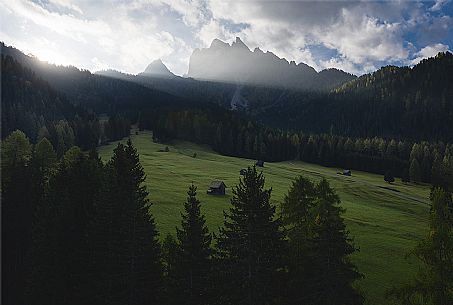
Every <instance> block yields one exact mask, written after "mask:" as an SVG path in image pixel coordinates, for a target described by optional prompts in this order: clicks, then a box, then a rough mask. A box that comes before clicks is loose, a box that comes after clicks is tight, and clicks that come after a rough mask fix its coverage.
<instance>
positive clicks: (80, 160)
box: [32, 150, 103, 304]
mask: <svg viewBox="0 0 453 305" xmlns="http://www.w3.org/2000/svg"><path fill="white" fill-rule="evenodd" d="M74 152H75V150H73V151H71V152H70V154H71V158H64V159H65V160H68V161H69V160H70V162H61V163H60V166H59V168H58V171H57V173H56V174H55V176H53V177H51V179H50V182H49V187H48V188H49V190H48V193H47V194H46V198H45V201H44V202H43V203H41V204H40V205H39V206H38V207H37V209H36V213H35V217H34V226H33V259H34V264H33V265H34V270H33V287H32V296H33V299H32V303H33V304H63V303H64V304H81V303H88V302H90V301H91V296H92V295H91V293H92V292H91V291H90V290H91V287H90V285H88V284H89V282H90V280H91V279H90V277H91V274H90V273H91V272H90V264H89V262H90V260H91V251H90V249H89V242H88V235H89V228H90V225H91V221H92V219H93V212H94V207H95V206H96V205H97V203H98V201H99V199H100V195H101V194H100V190H101V189H102V183H103V180H102V170H103V166H102V163H101V161H100V160H99V158H98V157H97V156H96V155H90V156H87V155H86V154H84V153H82V152H80V151H79V153H78V155H76V154H75V153H74ZM67 153H68V152H67ZM65 157H66V156H65Z"/></svg>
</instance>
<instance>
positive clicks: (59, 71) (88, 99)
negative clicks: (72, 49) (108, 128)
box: [1, 43, 186, 113]
mask: <svg viewBox="0 0 453 305" xmlns="http://www.w3.org/2000/svg"><path fill="white" fill-rule="evenodd" d="M1 52H2V54H3V55H9V56H11V57H13V58H14V59H15V60H16V61H17V62H19V63H20V64H21V65H22V66H23V67H26V68H29V69H31V70H33V71H34V72H35V74H36V76H37V77H39V78H41V79H43V80H45V81H47V82H49V83H50V84H51V86H52V87H53V88H54V89H56V90H58V91H60V92H62V93H64V94H65V95H66V97H67V99H68V100H69V101H70V102H71V103H73V104H80V105H83V106H85V107H87V108H91V109H93V110H95V111H96V112H98V113H102V112H115V111H119V110H121V111H125V110H130V109H132V108H137V107H146V106H152V105H156V104H171V103H184V102H186V99H185V98H182V97H177V96H174V95H171V94H168V93H165V92H162V91H158V90H153V89H150V88H145V87H144V86H141V85H139V84H136V83H133V82H129V81H125V80H120V79H115V78H111V77H105V76H101V75H97V74H92V73H91V72H90V71H88V70H80V69H78V68H76V67H72V66H69V67H64V66H56V65H52V64H48V63H44V62H41V61H39V60H38V59H36V58H34V57H30V56H27V55H25V54H23V53H22V52H20V51H19V50H17V49H15V48H13V47H8V46H5V45H4V44H3V43H1Z"/></svg>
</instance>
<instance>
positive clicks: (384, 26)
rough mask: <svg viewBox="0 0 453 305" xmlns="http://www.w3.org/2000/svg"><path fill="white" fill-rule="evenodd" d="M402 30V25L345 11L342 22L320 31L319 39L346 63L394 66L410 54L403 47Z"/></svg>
mask: <svg viewBox="0 0 453 305" xmlns="http://www.w3.org/2000/svg"><path fill="white" fill-rule="evenodd" d="M401 30H402V29H401V24H400V23H388V22H382V21H380V20H378V19H377V18H374V17H370V16H366V15H361V14H355V13H354V12H351V11H349V10H347V9H343V11H342V14H341V18H340V20H339V21H338V22H336V23H334V24H333V25H332V26H330V27H329V28H327V29H321V30H320V31H319V32H318V35H317V38H318V39H320V41H321V42H322V43H323V44H324V45H326V46H327V47H328V48H331V49H336V50H337V51H338V53H340V54H341V55H342V56H343V57H344V58H345V59H347V60H350V61H351V62H352V63H355V64H362V65H363V64H366V63H368V62H370V61H389V62H392V61H398V60H402V59H405V58H407V56H408V55H409V54H408V51H407V50H406V49H405V48H404V46H403V43H402V42H403V41H402V39H401V33H402V31H401Z"/></svg>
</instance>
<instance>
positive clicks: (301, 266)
mask: <svg viewBox="0 0 453 305" xmlns="http://www.w3.org/2000/svg"><path fill="white" fill-rule="evenodd" d="M316 200H317V194H316V188H315V185H314V184H313V182H311V181H310V180H308V179H306V178H304V177H302V176H299V177H297V178H296V179H295V180H294V181H293V183H292V185H291V187H290V189H289V191H288V194H287V195H285V198H284V200H283V203H282V220H283V224H284V225H285V228H286V230H287V232H288V237H289V251H288V254H287V259H288V269H289V272H288V273H289V274H288V277H289V278H288V280H289V281H288V285H287V287H286V288H287V291H286V293H287V300H286V303H287V304H303V303H304V298H305V295H306V291H305V288H306V286H307V284H306V282H307V281H310V277H308V276H307V274H306V273H307V270H308V269H309V267H310V264H311V261H310V258H309V257H308V248H307V246H308V245H309V242H310V241H311V239H312V232H311V231H312V226H313V217H312V209H313V207H314V205H315V204H316Z"/></svg>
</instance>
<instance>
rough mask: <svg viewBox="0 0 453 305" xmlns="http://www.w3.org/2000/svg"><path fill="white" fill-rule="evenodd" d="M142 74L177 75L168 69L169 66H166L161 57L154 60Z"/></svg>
mask: <svg viewBox="0 0 453 305" xmlns="http://www.w3.org/2000/svg"><path fill="white" fill-rule="evenodd" d="M142 74H145V75H150V76H160V77H173V76H175V75H174V74H173V73H172V72H171V71H170V70H168V68H167V66H165V64H164V63H163V62H162V60H161V59H160V58H159V59H156V60H154V61H152V62H151V63H150V64H149V65H148V66H147V67H146V69H145V71H143V73H142Z"/></svg>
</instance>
